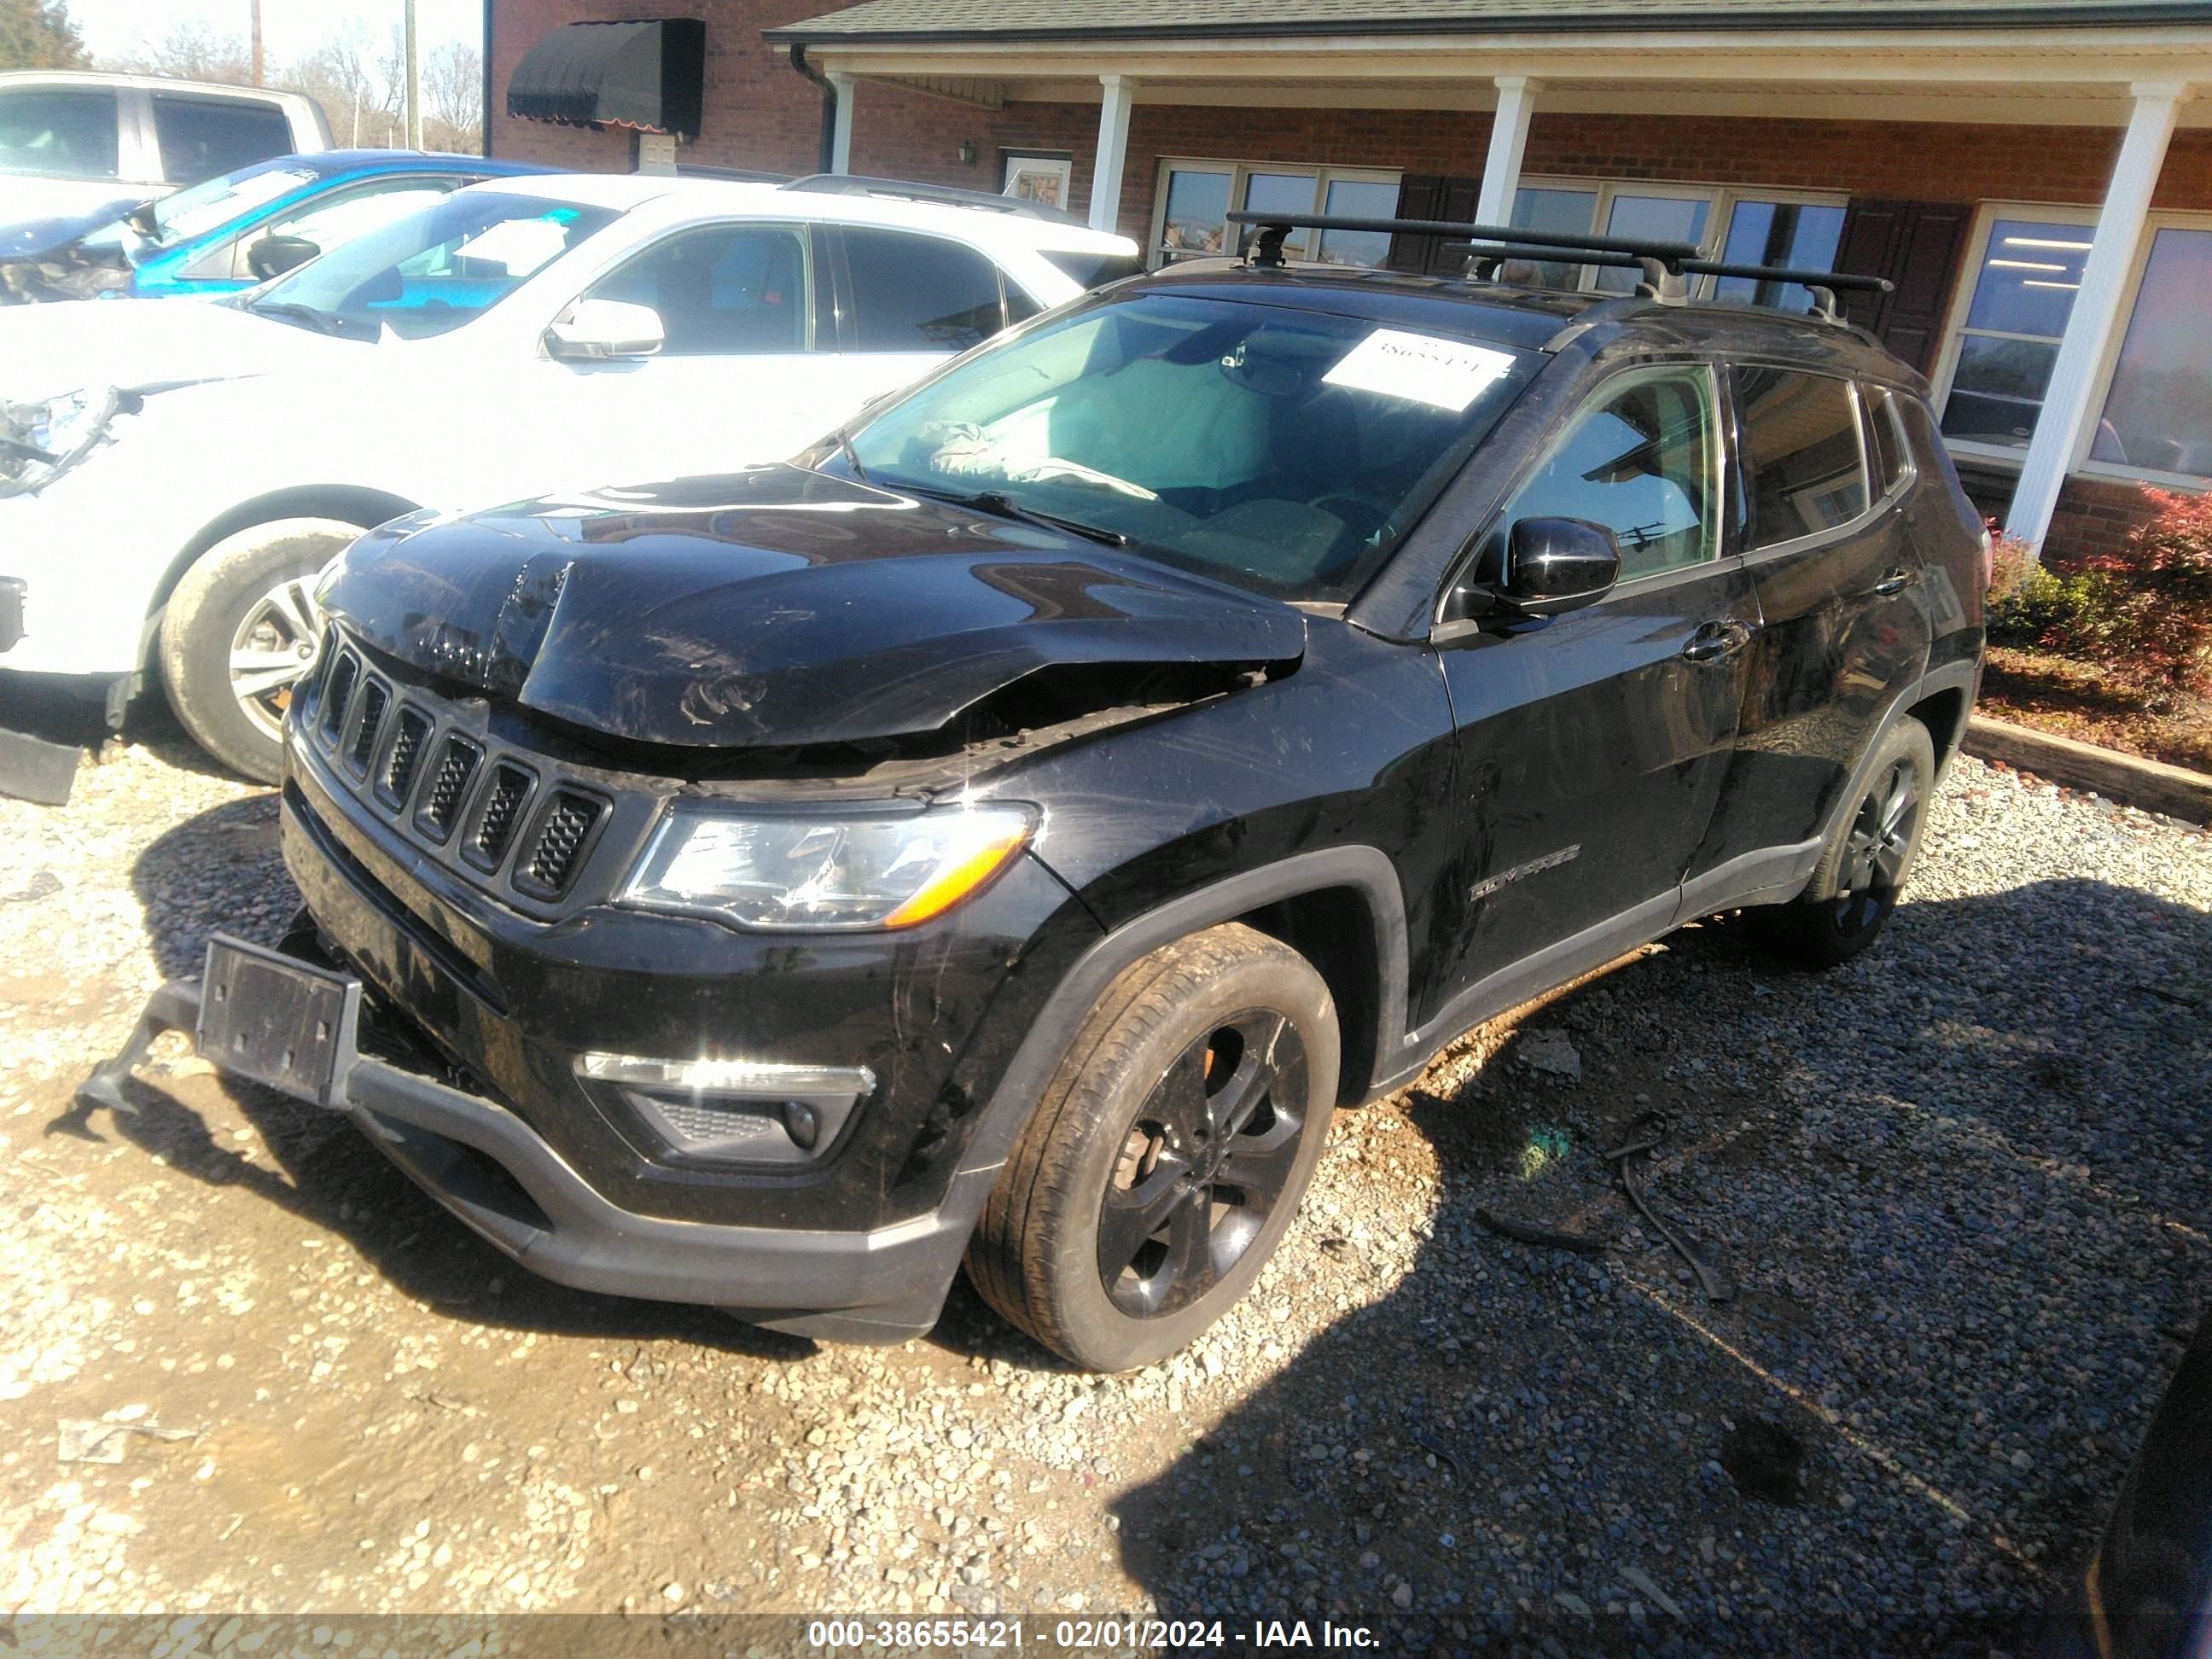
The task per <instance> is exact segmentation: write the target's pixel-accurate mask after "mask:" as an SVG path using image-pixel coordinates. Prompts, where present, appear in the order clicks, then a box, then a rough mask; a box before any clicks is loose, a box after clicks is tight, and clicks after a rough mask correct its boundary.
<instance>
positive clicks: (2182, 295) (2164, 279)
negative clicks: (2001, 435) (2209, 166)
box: [2089, 225, 2212, 479]
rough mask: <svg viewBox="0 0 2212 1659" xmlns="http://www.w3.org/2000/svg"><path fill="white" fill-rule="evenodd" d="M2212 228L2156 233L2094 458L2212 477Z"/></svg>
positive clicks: (2143, 468)
mask: <svg viewBox="0 0 2212 1659" xmlns="http://www.w3.org/2000/svg"><path fill="white" fill-rule="evenodd" d="M2208 293H2212V229H2204V230H2191V229H2185V228H2181V227H2179V226H2171V225H2170V226H2167V227H2166V228H2163V229H2161V230H2160V231H2158V232H2157V233H2156V234H2154V236H2153V237H2152V238H2151V244H2150V258H2149V259H2148V262H2147V263H2146V264H2145V265H2144V267H2143V274H2142V286H2141V287H2139V288H2138V289H2136V304H2135V312H2134V314H2133V315H2132V316H2131V317H2130V319H2129V321H2128V330H2127V336H2126V337H2125V339H2124V340H2123V341H2122V343H2121V345H2120V355H2119V358H2118V362H2115V363H2114V365H2113V367H2112V390H2111V391H2110V392H2108V393H2107V394H2106V398H2105V412H2104V418H2103V419H2102V420H2100V421H2099V422H2097V431H2096V435H2095V437H2094V438H2093V439H2092V440H2091V441H2090V445H2089V459H2091V460H2092V461H2097V462H2103V463H2105V464H2106V465H2111V466H2117V467H2122V468H2124V469H2126V470H2128V471H2131V472H2155V473H2165V474H2169V475H2172V476H2174V477H2185V478H2196V479H2203V478H2212V332H2208V331H2207V330H2206V329H2205V326H2204V296H2205V295H2206V294H2208Z"/></svg>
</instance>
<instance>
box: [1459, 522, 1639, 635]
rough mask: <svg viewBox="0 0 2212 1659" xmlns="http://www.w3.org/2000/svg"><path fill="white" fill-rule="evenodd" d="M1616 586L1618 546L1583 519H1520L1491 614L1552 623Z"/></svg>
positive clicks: (1493, 595) (1597, 526)
mask: <svg viewBox="0 0 2212 1659" xmlns="http://www.w3.org/2000/svg"><path fill="white" fill-rule="evenodd" d="M1619 580H1620V543H1619V542H1618V541H1616V540H1614V539H1613V532H1611V531H1610V530H1607V528H1606V527H1605V526H1603V525H1601V524H1592V523H1591V522H1590V521H1589V520H1587V519H1521V520H1516V522H1515V524H1514V526H1513V529H1512V531H1511V532H1510V534H1509V535H1508V536H1507V537H1506V540H1505V573H1504V579H1503V580H1500V581H1499V582H1498V585H1497V586H1494V587H1493V588H1492V589H1491V600H1492V607H1493V609H1495V610H1498V611H1504V612H1506V613H1508V614H1509V615H1511V616H1516V617H1556V616H1559V614H1560V613H1561V612H1563V611H1579V610H1581V609H1582V608H1583V606H1584V605H1594V604H1595V603H1596V602H1597V601H1598V600H1600V599H1603V598H1604V597H1605V596H1606V595H1607V593H1609V592H1612V591H1613V584H1614V583H1615V582H1617V581H1619Z"/></svg>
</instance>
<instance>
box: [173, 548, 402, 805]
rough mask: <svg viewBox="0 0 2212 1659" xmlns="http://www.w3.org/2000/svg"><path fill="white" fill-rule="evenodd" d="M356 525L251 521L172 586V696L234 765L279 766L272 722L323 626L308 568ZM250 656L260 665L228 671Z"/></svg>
mask: <svg viewBox="0 0 2212 1659" xmlns="http://www.w3.org/2000/svg"><path fill="white" fill-rule="evenodd" d="M361 533H362V532H361V529H360V526H356V525H350V524H344V523H341V522H340V521H338V520H335V519H280V520H276V522H274V523H271V524H261V525H255V526H253V527H252V529H250V530H241V531H240V532H238V533H237V534H236V535H234V536H229V537H226V538H224V539H223V540H222V541H219V542H217V543H216V544H215V545H214V546H213V547H211V548H210V549H208V550H207V551H206V552H204V553H203V554H202V555H200V556H199V559H198V561H197V562H196V563H195V564H194V565H193V566H192V568H191V569H189V570H187V571H186V572H185V575H184V580H181V581H179V583H178V584H177V591H176V592H174V593H173V594H171V595H170V596H169V606H168V611H167V613H166V614H165V615H164V616H163V617H162V618H161V681H162V684H164V685H165V686H166V687H167V690H168V693H169V706H170V708H173V709H174V710H176V714H177V719H178V720H179V721H180V722H181V723H182V724H183V726H184V728H185V731H187V732H190V733H191V736H192V738H193V740H194V741H195V742H197V744H199V745H200V747H201V748H203V749H204V750H207V751H208V753H209V754H210V755H212V756H214V757H215V758H216V759H217V760H219V761H221V762H222V763H223V764H224V765H225V766H228V768H230V769H231V770H233V771H234V772H239V773H242V774H244V775H246V777H249V778H252V779H253V780H254V781H257V782H259V783H275V782H276V781H277V780H278V779H279V778H280V777H281V776H282V775H283V757H284V747H283V738H282V736H281V735H280V733H279V732H278V726H279V723H280V721H281V720H282V717H283V709H284V707H285V705H286V704H287V703H288V702H289V700H290V696H291V689H292V686H293V684H295V683H296V682H297V681H298V679H299V678H300V677H301V675H303V674H305V673H306V672H307V669H308V668H309V666H310V665H312V664H313V661H314V656H315V649H316V647H317V645H318V644H319V640H320V635H321V633H322V617H321V613H320V612H319V611H317V610H316V608H315V605H314V597H313V588H314V582H315V578H316V576H317V575H318V574H319V573H320V572H321V570H322V568H323V567H324V566H325V565H326V564H328V563H329V562H331V558H332V557H333V556H335V555H337V554H339V553H342V552H343V551H344V550H345V549H346V548H347V547H348V546H349V544H351V543H352V542H353V541H354V540H355V539H356V538H358V537H359V536H360V534H361ZM250 659H258V660H259V662H260V664H261V666H260V668H259V669H258V672H255V673H253V674H252V675H251V677H246V678H241V677H239V676H234V664H235V665H238V666H240V668H241V669H242V668H243V667H244V665H246V663H247V662H248V661H249V660H250ZM246 688H251V690H248V689H246Z"/></svg>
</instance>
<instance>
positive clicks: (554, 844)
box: [514, 789, 606, 899]
mask: <svg viewBox="0 0 2212 1659" xmlns="http://www.w3.org/2000/svg"><path fill="white" fill-rule="evenodd" d="M605 810H606V809H605V807H603V806H602V805H600V804H599V802H598V801H595V800H593V799H592V798H591V797H590V796H588V795H579V794H576V793H573V792H572V791H569V790H566V789H563V790H560V791H558V792H556V793H555V794H554V796H553V798H552V799H550V801H548V802H546V804H545V810H544V811H543V812H542V813H540V814H539V815H538V829H537V833H536V835H535V836H532V841H531V846H530V853H529V855H528V857H527V858H526V860H524V861H523V863H522V864H521V866H520V867H518V868H517V869H516V871H515V872H514V884H515V886H516V887H517V888H519V889H520V890H522V891H523V892H526V893H528V894H529V895H531V896H532V897H533V898H545V899H551V898H558V897H560V896H561V895H562V893H563V892H565V891H566V890H568V880H569V878H570V877H572V876H574V874H575V873H576V866H577V864H578V863H579V862H580V860H581V859H582V857H583V852H584V843H585V842H586V840H587V839H588V838H589V836H591V833H592V828H593V826H594V825H596V824H597V823H599V815H600V814H601V813H602V812H604V811H605Z"/></svg>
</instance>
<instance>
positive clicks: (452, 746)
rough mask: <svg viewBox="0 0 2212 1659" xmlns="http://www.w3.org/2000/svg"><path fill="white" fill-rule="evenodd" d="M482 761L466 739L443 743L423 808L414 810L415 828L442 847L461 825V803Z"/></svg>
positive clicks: (418, 807)
mask: <svg viewBox="0 0 2212 1659" xmlns="http://www.w3.org/2000/svg"><path fill="white" fill-rule="evenodd" d="M482 759H483V751H482V750H479V749H477V746H476V744H472V743H471V742H470V741H469V740H468V739H467V738H461V737H448V738H447V739H446V747H445V752H444V753H442V754H441V755H440V756H439V757H438V769H437V770H436V771H435V772H434V773H432V774H431V775H430V786H429V787H428V788H427V789H425V790H424V791H423V792H422V805H420V806H417V807H416V809H415V827H416V829H420V830H421V831H422V833H423V834H424V835H425V836H428V837H429V838H430V839H431V840H432V841H434V842H436V843H437V844H438V845H439V846H441V847H442V846H444V845H445V844H446V842H447V838H448V837H450V836H452V835H453V825H454V824H456V823H459V821H460V816H461V803H462V802H463V801H464V800H466V799H468V793H469V785H470V784H471V783H473V782H475V781H476V775H477V762H478V761H480V760H482Z"/></svg>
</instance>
